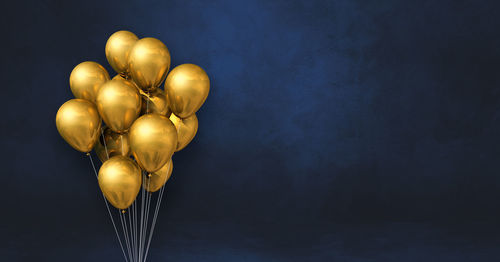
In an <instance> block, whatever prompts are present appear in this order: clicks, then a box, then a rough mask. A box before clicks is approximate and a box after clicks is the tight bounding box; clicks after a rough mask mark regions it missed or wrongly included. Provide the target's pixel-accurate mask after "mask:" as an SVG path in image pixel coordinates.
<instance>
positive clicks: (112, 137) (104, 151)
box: [94, 127, 130, 162]
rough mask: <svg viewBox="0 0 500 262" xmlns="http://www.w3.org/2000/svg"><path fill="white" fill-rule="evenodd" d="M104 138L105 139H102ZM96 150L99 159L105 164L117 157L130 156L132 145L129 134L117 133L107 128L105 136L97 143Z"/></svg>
mask: <svg viewBox="0 0 500 262" xmlns="http://www.w3.org/2000/svg"><path fill="white" fill-rule="evenodd" d="M103 136H104V139H103V138H102V137H103ZM94 150H95V152H96V154H97V156H98V157H99V159H100V160H101V161H102V162H104V161H106V160H108V158H111V157H113V156H116V155H122V156H129V155H130V144H129V141H128V134H127V133H123V134H119V133H115V132H113V131H112V130H111V129H110V128H108V127H106V129H105V130H104V132H103V135H101V136H100V139H99V140H98V141H97V143H96V145H95V147H94Z"/></svg>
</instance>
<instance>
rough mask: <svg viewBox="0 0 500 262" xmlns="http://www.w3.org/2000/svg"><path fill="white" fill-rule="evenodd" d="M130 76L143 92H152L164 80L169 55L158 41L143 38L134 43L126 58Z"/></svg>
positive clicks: (168, 64) (168, 63) (163, 45)
mask: <svg viewBox="0 0 500 262" xmlns="http://www.w3.org/2000/svg"><path fill="white" fill-rule="evenodd" d="M128 66H129V71H130V76H131V78H132V79H133V80H134V82H135V83H136V84H137V86H139V87H140V88H141V89H143V90H153V89H155V88H156V87H158V86H159V85H160V84H161V82H162V81H163V80H164V79H165V77H166V75H167V72H168V69H169V68H170V53H169V51H168V49H167V47H166V46H165V44H163V43H162V42H161V41H160V40H158V39H156V38H152V37H147V38H143V39H141V40H139V41H137V42H136V43H135V45H134V46H133V47H132V50H131V51H130V55H129V58H128Z"/></svg>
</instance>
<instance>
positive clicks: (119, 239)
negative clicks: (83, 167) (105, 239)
mask: <svg viewBox="0 0 500 262" xmlns="http://www.w3.org/2000/svg"><path fill="white" fill-rule="evenodd" d="M88 156H89V159H90V163H91V164H92V169H94V174H95V177H96V178H97V170H96V168H95V165H94V160H92V155H91V154H90V153H88ZM102 198H103V200H104V204H106V209H107V210H108V214H109V218H110V219H111V223H113V228H114V229H115V233H116V237H117V238H118V242H119V243H120V248H121V249H122V253H123V257H124V258H125V261H127V262H128V260H127V256H126V255H125V249H124V248H123V244H122V241H121V238H120V234H118V229H116V224H115V220H114V219H113V216H112V215H111V211H110V209H109V204H108V201H107V200H106V197H105V196H104V194H102Z"/></svg>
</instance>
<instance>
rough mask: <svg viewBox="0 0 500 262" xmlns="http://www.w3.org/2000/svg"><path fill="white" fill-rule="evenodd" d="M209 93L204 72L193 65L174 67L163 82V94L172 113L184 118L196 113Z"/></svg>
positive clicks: (208, 83)
mask: <svg viewBox="0 0 500 262" xmlns="http://www.w3.org/2000/svg"><path fill="white" fill-rule="evenodd" d="M209 91H210V80H209V79H208V76H207V73H205V71H204V70H203V69H202V68H201V67H199V66H197V65H193V64H183V65H180V66H177V67H175V68H174V69H172V71H171V72H170V73H169V74H168V76H167V80H165V93H166V94H167V100H168V104H169V106H170V110H172V113H174V114H176V115H177V116H179V117H180V118H186V117H188V116H190V115H192V114H194V113H196V111H198V109H200V107H201V105H203V103H204V102H205V100H206V99H207V96H208V92H209Z"/></svg>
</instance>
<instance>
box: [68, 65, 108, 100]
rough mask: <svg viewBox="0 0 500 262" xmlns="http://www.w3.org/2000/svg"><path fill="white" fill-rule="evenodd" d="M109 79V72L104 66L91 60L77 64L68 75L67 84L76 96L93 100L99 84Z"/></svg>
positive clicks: (99, 86)
mask: <svg viewBox="0 0 500 262" xmlns="http://www.w3.org/2000/svg"><path fill="white" fill-rule="evenodd" d="M108 80H109V74H108V71H106V69H104V67H102V66H101V65H100V64H98V63H96V62H92V61H87V62H83V63H80V64H79V65H77V66H76V67H75V68H74V69H73V71H71V75H70V76H69V86H70V88H71V92H73V95H74V96H75V97H76V98H81V99H86V100H89V101H91V102H95V99H96V97H97V92H98V91H99V89H100V88H101V85H102V84H104V83H105V82H106V81H108Z"/></svg>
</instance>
